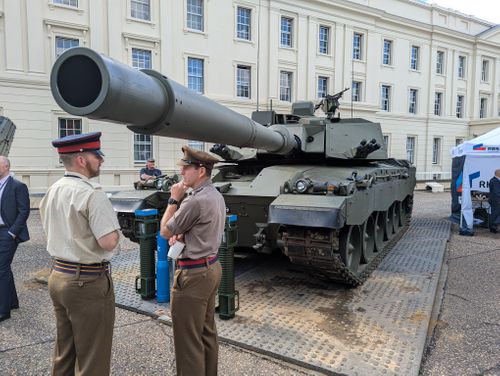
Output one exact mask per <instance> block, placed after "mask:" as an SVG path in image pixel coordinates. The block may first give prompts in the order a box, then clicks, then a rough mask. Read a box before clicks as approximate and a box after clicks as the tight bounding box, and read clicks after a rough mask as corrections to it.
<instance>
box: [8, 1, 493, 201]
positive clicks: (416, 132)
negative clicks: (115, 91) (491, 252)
mask: <svg viewBox="0 0 500 376" xmlns="http://www.w3.org/2000/svg"><path fill="white" fill-rule="evenodd" d="M74 46H85V47H90V48H92V49H95V50H97V51H100V52H103V53H105V54H107V55H109V56H111V57H113V58H115V59H117V60H120V61H122V62H124V63H126V64H129V65H132V66H134V67H137V68H152V69H155V70H158V71H160V72H162V73H163V74H164V75H166V76H168V77H170V78H172V79H174V80H176V81H178V82H179V83H181V84H184V85H186V86H188V87H190V88H191V89H193V90H195V91H198V92H201V93H203V94H204V95H206V96H207V97H209V98H211V99H213V100H215V101H217V102H219V103H221V104H222V105H224V106H228V107H230V108H232V109H234V110H235V111H238V112H240V113H243V114H245V115H250V114H251V112H252V111H254V110H255V109H257V108H259V109H268V108H269V107H270V105H271V101H272V107H273V109H274V110H276V111H278V112H287V111H289V110H290V105H291V102H293V101H296V100H314V101H317V100H318V98H320V97H321V96H322V95H324V94H325V93H334V92H337V91H340V90H342V89H343V88H345V87H350V88H351V91H349V92H347V94H346V95H344V98H343V101H342V107H341V114H342V116H343V117H351V116H353V117H363V118H367V119H369V120H371V121H376V122H380V123H381V124H382V128H383V132H384V134H385V140H386V142H387V144H388V148H389V152H390V154H391V155H392V156H393V157H396V158H408V159H410V160H412V162H413V163H414V164H415V165H416V167H417V174H418V178H419V179H432V178H438V179H446V178H449V173H450V169H451V167H450V165H451V159H450V154H449V150H450V149H451V148H452V147H453V146H455V145H456V144H457V143H459V142H461V141H462V140H465V139H467V138H470V137H472V136H473V135H478V134H482V133H484V132H486V131H487V130H489V129H492V128H495V127H497V126H498V125H500V124H499V113H500V104H499V102H500V28H498V27H496V26H495V25H494V24H492V23H489V22H486V21H483V20H479V19H476V18H474V17H471V16H468V15H464V14H461V13H459V12H455V11H452V10H450V9H444V8H441V7H438V6H435V5H428V4H424V3H421V2H418V1H411V0H352V1H347V0H293V1H292V0H231V1H229V0H107V1H90V0H36V1H31V0H29V1H28V0H19V1H13V0H0V114H1V115H4V116H8V117H9V118H11V120H12V121H13V122H14V123H15V124H16V125H17V132H16V136H15V140H14V142H13V145H12V148H11V153H10V158H11V162H12V169H13V171H14V172H15V173H16V175H17V177H18V178H20V179H22V180H23V181H25V182H26V183H27V184H28V186H29V187H30V189H31V190H32V191H34V192H36V191H41V192H43V191H44V190H45V189H46V188H47V187H48V186H49V185H50V184H52V183H53V182H54V181H55V180H56V179H58V178H59V177H60V176H61V174H62V170H63V169H62V166H61V165H60V163H59V161H58V157H57V155H56V153H55V151H54V150H53V148H52V147H51V146H50V141H51V140H52V139H55V138H57V137H59V136H62V135H66V134H72V133H75V132H88V131H102V132H103V137H102V140H103V144H104V146H103V149H104V152H105V153H106V162H105V164H104V166H103V171H102V176H101V177H100V182H101V184H103V185H104V186H105V187H106V189H109V190H116V189H123V188H124V187H131V184H132V182H133V181H134V180H136V179H137V178H138V173H137V172H138V170H139V168H140V167H142V166H143V165H144V161H145V159H146V158H148V157H150V156H153V157H154V158H156V161H157V165H158V167H160V168H161V169H162V170H164V171H165V172H173V171H175V160H176V159H177V158H178V157H179V156H180V146H181V145H183V144H185V143H186V142H188V141H183V140H175V139H167V138H158V137H156V136H154V137H147V136H141V135H134V134H133V133H132V132H130V131H129V130H127V129H126V128H125V127H124V126H120V125H116V124H109V123H103V122H97V121H92V120H88V119H86V118H78V117H75V116H71V115H68V114H66V113H64V112H63V111H62V110H61V109H60V108H58V106H57V105H56V103H55V102H54V100H53V98H52V95H51V93H50V90H49V79H50V70H51V66H52V64H53V63H54V61H55V59H56V58H57V56H58V55H59V54H60V53H62V52H63V51H64V50H65V49H67V48H71V47H74ZM189 143H190V144H191V145H193V146H195V147H199V148H205V149H208V147H209V145H205V144H203V143H200V142H197V141H196V140H191V141H189Z"/></svg>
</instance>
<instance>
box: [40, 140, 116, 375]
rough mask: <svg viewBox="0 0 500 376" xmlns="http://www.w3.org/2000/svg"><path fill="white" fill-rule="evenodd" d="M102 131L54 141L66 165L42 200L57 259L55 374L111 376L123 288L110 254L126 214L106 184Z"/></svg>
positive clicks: (53, 281) (52, 283)
mask: <svg viewBox="0 0 500 376" xmlns="http://www.w3.org/2000/svg"><path fill="white" fill-rule="evenodd" d="M100 137H101V132H93V133H85V134H80V135H72V136H67V137H63V138H60V139H58V140H54V141H53V142H52V145H53V146H54V147H56V148H57V151H58V152H59V158H60V159H61V162H62V163H63V165H64V167H65V168H66V172H65V174H64V177H62V178H61V179H59V180H58V181H57V182H55V183H54V184H53V185H52V186H51V187H50V188H49V189H48V191H47V193H46V195H45V196H44V198H43V199H42V201H41V203H40V217H41V219H42V225H43V228H44V230H45V233H46V235H47V251H48V252H49V254H50V255H51V256H52V257H53V259H54V260H53V265H52V271H51V273H50V276H49V294H50V298H51V299H52V303H53V305H54V312H55V316H56V328H57V335H56V341H55V348H54V358H53V362H52V375H61V376H63V375H75V374H77V375H109V373H110V367H111V345H112V339H113V327H114V322H115V293H114V289H113V281H112V279H111V270H110V265H109V260H110V259H111V256H112V255H113V252H112V251H113V249H114V248H115V247H116V245H117V244H118V241H119V239H120V237H119V234H118V230H119V228H120V226H119V225H118V220H117V217H116V214H115V212H114V211H113V207H112V206H111V202H110V201H109V199H108V197H107V196H106V193H105V192H104V191H103V189H102V188H101V186H100V185H99V184H97V183H95V182H93V181H91V180H90V179H91V178H95V177H97V176H99V173H100V167H101V165H102V163H103V162H104V159H103V154H102V152H101V142H100Z"/></svg>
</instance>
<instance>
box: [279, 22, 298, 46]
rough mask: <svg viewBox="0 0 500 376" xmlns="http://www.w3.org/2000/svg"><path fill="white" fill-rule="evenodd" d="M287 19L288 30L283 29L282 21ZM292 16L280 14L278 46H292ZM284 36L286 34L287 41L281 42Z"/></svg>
mask: <svg viewBox="0 0 500 376" xmlns="http://www.w3.org/2000/svg"><path fill="white" fill-rule="evenodd" d="M285 20H288V21H290V22H289V24H288V27H289V30H283V21H285ZM294 26H295V25H294V18H293V17H290V16H284V15H282V16H280V47H281V48H293V46H294V42H295V41H294V35H293V33H294ZM284 36H288V39H287V40H286V41H285V42H288V43H283V40H284V38H283V37H284ZM285 39H286V38H285Z"/></svg>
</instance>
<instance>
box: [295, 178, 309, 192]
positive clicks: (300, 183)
mask: <svg viewBox="0 0 500 376" xmlns="http://www.w3.org/2000/svg"><path fill="white" fill-rule="evenodd" d="M308 188H309V183H308V182H307V181H306V180H302V179H301V180H297V182H296V183H295V189H296V190H297V192H299V193H304V192H305V191H307V189H308Z"/></svg>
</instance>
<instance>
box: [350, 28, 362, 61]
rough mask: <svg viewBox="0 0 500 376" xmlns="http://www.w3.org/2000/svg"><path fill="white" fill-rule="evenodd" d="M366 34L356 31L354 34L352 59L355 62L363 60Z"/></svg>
mask: <svg viewBox="0 0 500 376" xmlns="http://www.w3.org/2000/svg"><path fill="white" fill-rule="evenodd" d="M363 37H364V34H363V33H361V32H359V31H355V32H353V33H352V59H353V60H359V61H362V60H363V42H364V38H363Z"/></svg>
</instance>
